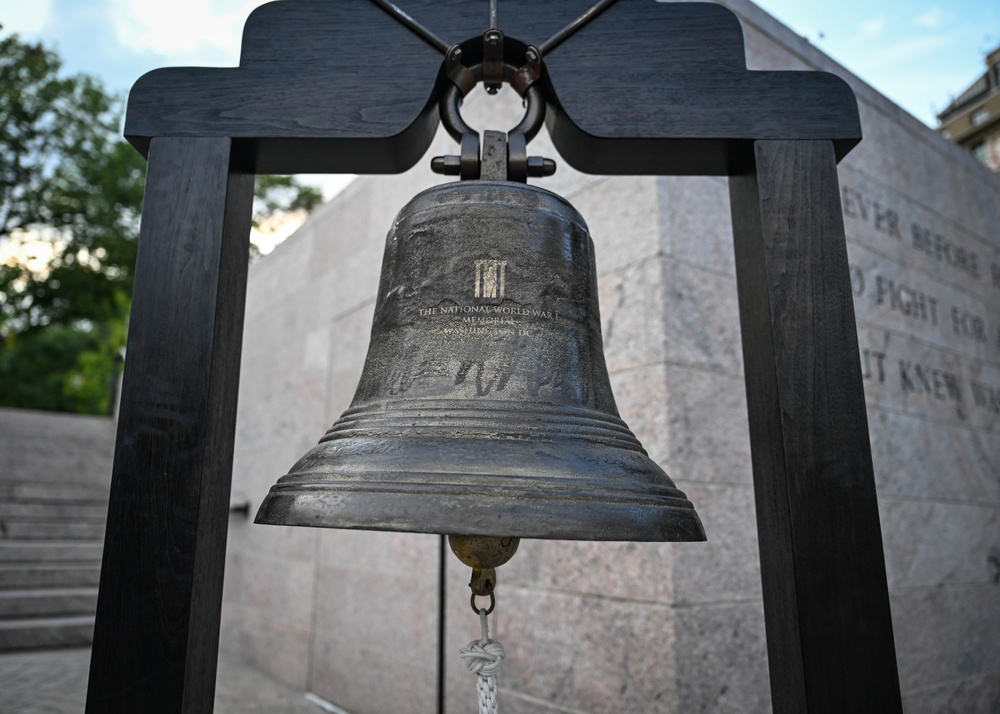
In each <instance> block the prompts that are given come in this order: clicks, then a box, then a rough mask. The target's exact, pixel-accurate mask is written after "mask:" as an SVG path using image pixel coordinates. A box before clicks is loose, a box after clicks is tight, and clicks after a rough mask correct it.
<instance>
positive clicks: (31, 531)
mask: <svg viewBox="0 0 1000 714" xmlns="http://www.w3.org/2000/svg"><path fill="white" fill-rule="evenodd" d="M102 538H104V523H103V522H98V521H62V520H60V521H48V520H40V519H39V520H24V521H22V520H11V519H8V520H3V521H0V539H8V540H14V539H23V540H77V539H82V540H101V539H102Z"/></svg>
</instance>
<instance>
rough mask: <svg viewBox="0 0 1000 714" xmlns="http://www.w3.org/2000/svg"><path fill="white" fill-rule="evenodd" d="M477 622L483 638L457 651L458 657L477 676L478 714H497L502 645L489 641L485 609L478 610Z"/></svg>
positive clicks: (502, 655)
mask: <svg viewBox="0 0 1000 714" xmlns="http://www.w3.org/2000/svg"><path fill="white" fill-rule="evenodd" d="M479 622H480V624H481V625H482V626H483V637H482V639H479V640H473V641H472V642H470V643H469V644H468V645H466V646H465V647H463V648H462V649H461V651H459V653H458V656H459V657H461V658H462V659H463V660H464V661H465V666H466V667H468V668H469V671H470V672H472V673H473V674H475V675H478V676H479V681H478V682H477V684H476V690H477V692H478V694H479V714H497V680H496V674H497V672H498V671H499V670H500V662H501V661H502V660H503V658H504V654H505V653H504V650H503V645H502V644H500V643H499V642H496V641H495V640H491V639H490V630H489V625H487V624H486V608H482V609H480V610H479Z"/></svg>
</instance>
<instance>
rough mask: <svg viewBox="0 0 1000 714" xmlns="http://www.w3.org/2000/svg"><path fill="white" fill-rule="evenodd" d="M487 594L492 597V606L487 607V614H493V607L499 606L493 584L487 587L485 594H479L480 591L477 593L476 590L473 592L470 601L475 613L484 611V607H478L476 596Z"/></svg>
mask: <svg viewBox="0 0 1000 714" xmlns="http://www.w3.org/2000/svg"><path fill="white" fill-rule="evenodd" d="M487 595H489V598H490V606H489V607H488V608H486V614H487V615H492V614H493V608H495V607H496V606H497V598H496V595H495V594H494V593H493V585H490V586H489V587H488V588H487V589H486V593H485V594H479V593H475V592H473V593H472V597H471V598H470V602H471V603H472V611H473V612H474V613H476V614H477V615H478V614H479V613H480V612H482V611H483V610H482V608H479V607H476V598H477V597H486V596H487Z"/></svg>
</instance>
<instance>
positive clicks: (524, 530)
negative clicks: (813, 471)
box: [254, 487, 706, 543]
mask: <svg viewBox="0 0 1000 714" xmlns="http://www.w3.org/2000/svg"><path fill="white" fill-rule="evenodd" d="M276 488H277V487H276ZM677 493H678V494H679V497H672V498H662V499H659V501H658V502H656V503H638V502H636V501H635V500H630V499H622V500H618V501H600V500H597V499H591V500H578V499H569V498H566V499H549V498H544V497H525V494H520V493H514V494H499V495H498V494H484V493H481V492H479V493H462V494H456V493H442V492H433V491H431V492H426V493H418V494H413V493H401V492H395V493H394V492H389V491H376V490H371V489H353V488H351V489H348V488H345V489H343V490H337V491H333V490H329V489H324V490H318V489H295V490H292V489H284V490H275V489H272V490H271V492H270V493H269V494H268V495H267V497H265V499H264V501H263V502H262V503H261V505H260V508H259V509H258V511H257V515H256V517H255V518H254V523H258V524H263V525H287V526H305V527H318V528H341V529H347V530H369V531H392V532H409V533H432V534H441V535H455V534H461V535H484V536H505V537H518V538H538V539H551V540H589V541H631V542H678V543H679V542H699V541H705V540H706V535H705V529H704V526H703V525H702V523H701V519H700V518H699V517H698V514H697V512H696V511H695V510H694V506H693V505H692V504H691V502H690V501H688V500H687V499H686V498H685V497H684V495H683V493H681V492H680V491H677Z"/></svg>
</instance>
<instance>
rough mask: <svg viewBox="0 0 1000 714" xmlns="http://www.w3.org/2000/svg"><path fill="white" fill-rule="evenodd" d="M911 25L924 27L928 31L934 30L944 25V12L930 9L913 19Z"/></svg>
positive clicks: (937, 8) (938, 9) (939, 9)
mask: <svg viewBox="0 0 1000 714" xmlns="http://www.w3.org/2000/svg"><path fill="white" fill-rule="evenodd" d="M913 24H914V25H917V26H918V27H926V28H927V29H928V30H936V29H938V28H939V27H941V26H942V25H943V24H944V11H943V10H942V9H941V8H939V7H935V8H931V9H930V10H928V11H927V12H925V13H923V14H922V15H917V17H915V18H913Z"/></svg>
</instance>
